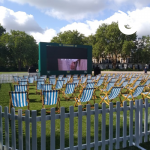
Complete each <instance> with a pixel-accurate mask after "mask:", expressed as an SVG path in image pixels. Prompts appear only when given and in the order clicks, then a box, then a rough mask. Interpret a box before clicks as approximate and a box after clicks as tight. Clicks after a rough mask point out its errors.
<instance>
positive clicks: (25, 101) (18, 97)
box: [9, 91, 29, 113]
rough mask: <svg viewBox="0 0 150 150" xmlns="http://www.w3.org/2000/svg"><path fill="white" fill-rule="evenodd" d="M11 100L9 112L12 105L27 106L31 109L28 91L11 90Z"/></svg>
mask: <svg viewBox="0 0 150 150" xmlns="http://www.w3.org/2000/svg"><path fill="white" fill-rule="evenodd" d="M9 96H10V102H9V113H10V111H11V108H12V107H25V106H27V108H28V109H29V98H28V92H14V91H12V92H9Z"/></svg>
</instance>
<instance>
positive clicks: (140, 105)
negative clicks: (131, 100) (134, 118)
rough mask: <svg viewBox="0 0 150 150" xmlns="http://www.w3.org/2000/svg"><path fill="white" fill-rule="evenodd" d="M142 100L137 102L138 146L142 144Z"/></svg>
mask: <svg viewBox="0 0 150 150" xmlns="http://www.w3.org/2000/svg"><path fill="white" fill-rule="evenodd" d="M142 125H143V100H142V99H140V100H139V144H140V143H142Z"/></svg>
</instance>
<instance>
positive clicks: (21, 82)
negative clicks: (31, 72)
mask: <svg viewBox="0 0 150 150" xmlns="http://www.w3.org/2000/svg"><path fill="white" fill-rule="evenodd" d="M18 84H19V85H28V81H23V80H21V81H18Z"/></svg>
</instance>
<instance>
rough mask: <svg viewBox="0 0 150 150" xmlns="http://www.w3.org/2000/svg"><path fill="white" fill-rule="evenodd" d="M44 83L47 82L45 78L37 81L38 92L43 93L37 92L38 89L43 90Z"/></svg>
mask: <svg viewBox="0 0 150 150" xmlns="http://www.w3.org/2000/svg"><path fill="white" fill-rule="evenodd" d="M42 84H45V81H44V80H39V81H36V94H41V92H37V90H40V91H41V90H42Z"/></svg>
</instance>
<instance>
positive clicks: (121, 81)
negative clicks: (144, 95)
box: [116, 77, 126, 86]
mask: <svg viewBox="0 0 150 150" xmlns="http://www.w3.org/2000/svg"><path fill="white" fill-rule="evenodd" d="M125 80H126V78H125V77H123V78H121V80H120V81H119V82H118V83H117V84H116V85H118V86H121V85H122V83H123V82H124V81H125Z"/></svg>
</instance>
